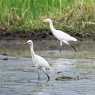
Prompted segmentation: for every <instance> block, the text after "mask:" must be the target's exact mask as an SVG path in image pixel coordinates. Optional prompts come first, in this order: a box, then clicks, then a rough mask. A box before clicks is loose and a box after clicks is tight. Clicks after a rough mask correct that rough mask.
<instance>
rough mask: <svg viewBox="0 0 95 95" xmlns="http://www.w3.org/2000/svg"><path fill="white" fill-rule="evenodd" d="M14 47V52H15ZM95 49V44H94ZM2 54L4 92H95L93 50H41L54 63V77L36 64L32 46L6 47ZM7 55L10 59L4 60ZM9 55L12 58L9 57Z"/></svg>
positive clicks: (73, 94) (87, 94)
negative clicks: (48, 77) (29, 48)
mask: <svg viewBox="0 0 95 95" xmlns="http://www.w3.org/2000/svg"><path fill="white" fill-rule="evenodd" d="M13 50H14V52H15V53H14V52H13ZM93 50H94V48H93ZM4 51H7V53H8V56H7V55H0V95H94V93H95V59H94V58H95V56H94V52H92V50H91V51H90V48H89V51H88V50H82V51H78V52H77V53H75V52H73V51H67V50H64V51H62V52H61V53H60V52H59V51H57V50H46V51H45V50H42V51H40V50H38V51H36V52H37V53H38V54H40V55H41V56H43V57H44V58H45V59H46V60H47V61H48V62H49V64H50V65H51V68H52V69H51V70H50V71H48V74H49V75H50V77H51V80H50V81H48V82H47V77H46V76H44V74H43V73H42V72H40V74H41V76H40V80H38V79H37V71H36V70H35V69H34V67H32V64H31V57H30V53H29V50H28V48H26V49H21V47H19V48H16V50H15V49H12V51H11V49H10V48H5V49H4V50H2V52H4ZM4 58H6V60H3V59H4ZM7 59H8V60H7Z"/></svg>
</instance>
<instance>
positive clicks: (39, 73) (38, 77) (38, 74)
mask: <svg viewBox="0 0 95 95" xmlns="http://www.w3.org/2000/svg"><path fill="white" fill-rule="evenodd" d="M38 80H40V69H38Z"/></svg>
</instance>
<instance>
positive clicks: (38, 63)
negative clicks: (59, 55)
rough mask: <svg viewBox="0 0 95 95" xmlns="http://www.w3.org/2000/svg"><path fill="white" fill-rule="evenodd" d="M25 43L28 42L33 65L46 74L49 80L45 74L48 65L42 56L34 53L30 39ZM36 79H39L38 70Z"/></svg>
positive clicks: (48, 67)
mask: <svg viewBox="0 0 95 95" xmlns="http://www.w3.org/2000/svg"><path fill="white" fill-rule="evenodd" d="M26 43H27V44H29V46H30V51H31V56H32V63H33V66H35V67H37V69H38V70H41V71H42V72H43V73H44V74H45V75H46V76H47V78H48V81H49V80H50V77H49V75H48V74H47V72H46V70H49V69H50V65H49V64H48V62H47V61H46V60H45V59H44V58H43V57H41V56H39V55H37V54H35V52H34V49H33V41H32V40H28V41H27V42H26ZM38 79H39V72H38Z"/></svg>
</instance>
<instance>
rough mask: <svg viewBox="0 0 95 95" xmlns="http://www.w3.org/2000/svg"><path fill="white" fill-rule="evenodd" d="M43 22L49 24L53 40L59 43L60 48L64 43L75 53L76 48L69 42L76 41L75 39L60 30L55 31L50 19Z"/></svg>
mask: <svg viewBox="0 0 95 95" xmlns="http://www.w3.org/2000/svg"><path fill="white" fill-rule="evenodd" d="M43 22H48V23H49V25H50V30H51V32H52V34H53V35H54V36H55V38H56V39H57V40H59V41H60V46H62V43H65V44H67V45H69V46H71V47H72V48H73V49H74V50H75V51H76V48H75V47H74V46H72V45H71V44H70V42H71V41H77V39H76V38H74V37H72V36H70V35H69V34H67V33H65V32H63V31H61V30H57V29H55V28H54V26H53V22H52V20H51V19H50V18H47V19H44V20H43Z"/></svg>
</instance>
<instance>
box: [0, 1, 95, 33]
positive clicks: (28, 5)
mask: <svg viewBox="0 0 95 95" xmlns="http://www.w3.org/2000/svg"><path fill="white" fill-rule="evenodd" d="M46 17H50V18H52V19H54V23H55V27H56V28H60V29H62V30H65V31H67V32H86V33H88V32H94V31H95V0H0V30H3V31H32V30H35V29H36V30H39V29H45V28H48V27H47V26H48V25H47V24H45V23H43V22H42V19H43V18H46ZM55 21H56V22H55Z"/></svg>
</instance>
